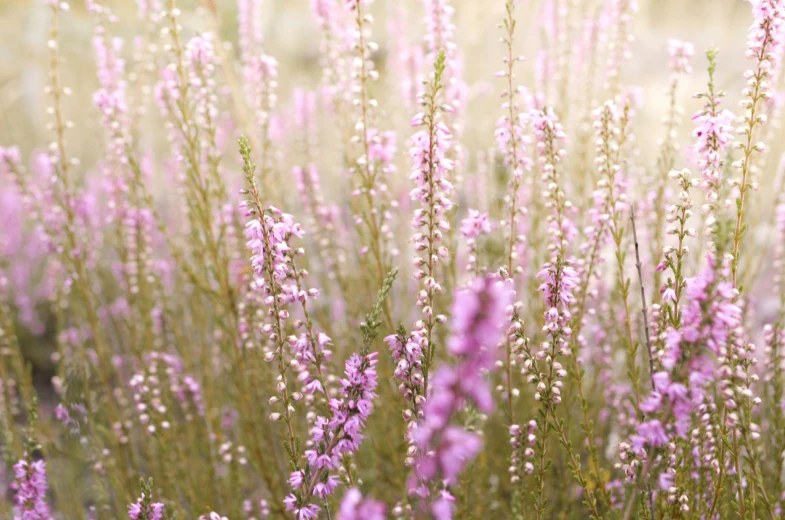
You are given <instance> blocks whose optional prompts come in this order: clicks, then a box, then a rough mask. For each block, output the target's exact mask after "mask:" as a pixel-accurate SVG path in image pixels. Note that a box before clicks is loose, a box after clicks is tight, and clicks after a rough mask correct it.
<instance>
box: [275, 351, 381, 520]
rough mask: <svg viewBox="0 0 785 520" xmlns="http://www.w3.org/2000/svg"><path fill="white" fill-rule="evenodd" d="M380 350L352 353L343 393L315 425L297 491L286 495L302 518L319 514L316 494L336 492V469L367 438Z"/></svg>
mask: <svg viewBox="0 0 785 520" xmlns="http://www.w3.org/2000/svg"><path fill="white" fill-rule="evenodd" d="M376 357H377V355H376V353H375V352H374V353H371V354H367V355H363V356H359V355H357V354H354V355H352V357H351V358H349V359H348V360H347V361H346V370H345V377H344V378H342V379H341V395H342V397H341V398H340V399H339V398H333V399H330V403H329V407H330V411H331V412H332V416H331V417H330V418H327V417H322V416H320V417H318V418H317V419H316V421H315V423H314V426H313V428H311V440H310V442H309V446H310V447H309V448H308V449H307V450H305V452H304V457H305V458H306V459H307V460H308V464H307V465H306V466H305V469H300V470H297V471H294V472H293V473H292V474H291V475H290V476H289V484H290V485H291V487H292V489H293V490H294V492H293V493H292V494H290V495H288V496H287V497H286V499H285V500H284V503H285V504H286V509H287V511H294V513H295V514H296V515H297V517H298V518H300V519H305V518H316V517H317V516H318V513H319V511H320V507H319V506H317V505H316V504H312V503H310V502H311V499H312V498H313V496H314V495H315V496H318V497H320V498H325V497H327V496H329V495H332V494H333V492H334V491H335V488H336V487H337V486H338V483H339V480H338V476H337V475H335V474H334V473H333V472H335V471H336V470H337V469H338V468H339V467H341V463H342V461H343V460H344V459H345V458H347V457H350V456H351V455H352V454H353V453H354V452H355V451H356V450H357V448H358V447H359V446H360V443H361V442H362V440H363V434H362V433H361V432H362V429H363V426H364V425H365V422H366V421H367V420H368V417H369V416H370V414H371V411H372V410H373V399H374V397H375V396H376V393H375V392H376V387H377V385H378V376H377V374H376V368H375V367H376V365H377V363H378V360H377V359H376Z"/></svg>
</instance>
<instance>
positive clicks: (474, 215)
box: [460, 208, 493, 276]
mask: <svg viewBox="0 0 785 520" xmlns="http://www.w3.org/2000/svg"><path fill="white" fill-rule="evenodd" d="M492 228H493V226H492V223H491V220H490V219H489V218H488V214H487V213H480V212H479V211H478V210H476V209H471V208H470V209H469V214H468V216H467V217H466V218H464V219H463V220H462V221H461V226H460V231H461V235H463V236H464V237H465V238H466V245H467V246H468V247H469V258H468V259H467V261H466V271H468V272H472V271H473V272H474V274H475V276H477V275H478V274H479V273H478V272H477V269H478V265H477V255H478V254H479V251H478V248H477V246H478V244H477V240H478V239H479V238H480V236H482V235H487V234H489V233H490V232H491V229H492Z"/></svg>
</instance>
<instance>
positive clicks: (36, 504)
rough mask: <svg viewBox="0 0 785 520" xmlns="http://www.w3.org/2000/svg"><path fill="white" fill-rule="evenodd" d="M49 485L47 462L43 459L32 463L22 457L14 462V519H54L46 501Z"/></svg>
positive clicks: (12, 486)
mask: <svg viewBox="0 0 785 520" xmlns="http://www.w3.org/2000/svg"><path fill="white" fill-rule="evenodd" d="M47 487H48V484H47V478H46V463H45V462H44V461H43V460H38V461H35V462H32V463H31V462H29V461H28V460H27V459H21V460H20V461H19V462H17V463H16V464H14V481H13V482H12V483H11V488H12V489H14V490H16V497H15V501H16V508H15V509H14V520H52V518H53V517H52V513H51V512H50V510H49V504H47V502H46V490H47Z"/></svg>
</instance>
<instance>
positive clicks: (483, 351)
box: [413, 277, 510, 518]
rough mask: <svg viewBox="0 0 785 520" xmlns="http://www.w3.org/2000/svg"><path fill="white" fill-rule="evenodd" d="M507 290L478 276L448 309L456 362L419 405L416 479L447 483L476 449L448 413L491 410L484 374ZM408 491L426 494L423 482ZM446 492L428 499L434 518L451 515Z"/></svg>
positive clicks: (440, 372) (498, 331) (491, 360)
mask: <svg viewBox="0 0 785 520" xmlns="http://www.w3.org/2000/svg"><path fill="white" fill-rule="evenodd" d="M509 296H510V295H509V289H508V288H507V286H506V284H504V283H503V282H502V281H500V280H498V279H495V278H491V277H485V278H478V279H476V280H475V282H474V283H473V284H472V285H471V287H469V288H468V289H466V290H463V291H459V292H458V293H457V294H456V295H455V301H454V303H453V309H452V311H453V312H452V320H453V321H452V336H451V337H450V339H449V341H448V343H447V350H448V352H449V353H450V355H452V356H455V357H456V358H457V359H458V360H459V361H458V364H456V365H454V366H442V367H440V368H439V370H437V372H436V374H435V375H434V376H433V393H432V395H431V396H430V397H429V399H428V400H427V401H426V403H425V406H424V419H423V421H422V423H421V424H420V425H418V427H417V429H416V430H415V431H414V437H415V439H416V440H417V444H418V446H419V447H420V452H421V453H422V455H421V457H420V459H419V460H418V462H417V465H416V469H415V472H416V475H417V477H418V479H420V482H439V481H441V482H444V483H445V485H446V486H450V485H452V484H454V483H455V482H456V478H457V477H458V475H459V474H460V473H461V472H462V471H463V469H464V468H465V467H466V464H468V462H469V461H471V460H472V459H473V458H474V457H475V456H476V455H477V453H478V452H479V450H480V448H481V446H482V440H481V439H480V437H479V436H478V435H477V434H475V433H471V432H468V431H465V430H464V429H462V428H460V427H457V426H453V425H451V424H450V422H451V420H452V418H453V416H454V415H455V414H456V413H457V412H458V410H460V409H461V408H463V407H464V406H466V405H467V404H468V403H471V404H472V405H473V406H476V407H477V408H478V409H479V410H481V411H482V412H485V413H490V412H491V410H492V409H493V398H492V396H491V391H490V387H489V385H488V382H487V381H486V380H485V378H484V374H485V372H487V371H490V370H492V369H493V368H494V366H495V363H494V362H495V358H496V353H495V347H496V344H497V342H498V341H499V339H500V337H501V332H502V327H503V325H504V317H505V309H506V307H507V305H508V304H509ZM413 492H415V493H417V494H418V495H420V496H428V494H429V492H428V490H427V488H424V486H423V484H420V485H419V486H416V487H415V488H414V489H413ZM453 500H454V499H453V498H452V496H451V495H450V494H449V492H448V491H447V490H444V491H442V492H441V493H439V495H438V498H433V499H432V503H431V506H430V507H431V512H432V514H433V515H434V516H435V517H436V518H451V517H452V516H451V513H450V511H451V510H452V506H451V505H450V502H452V501H453Z"/></svg>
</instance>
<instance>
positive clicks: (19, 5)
mask: <svg viewBox="0 0 785 520" xmlns="http://www.w3.org/2000/svg"><path fill="white" fill-rule="evenodd" d="M210 1H211V2H214V4H212V5H210V4H209V3H208V1H207V0H198V1H193V0H192V1H188V0H185V1H181V2H178V4H179V5H180V6H181V9H182V10H183V12H184V13H185V14H186V18H184V25H186V27H187V28H194V29H195V30H199V29H200V28H201V30H209V29H210V26H209V23H208V21H207V20H209V19H210V18H211V17H210V16H208V15H207V13H206V12H205V10H206V9H210V8H211V7H214V8H215V9H217V11H218V13H219V20H220V32H221V35H222V38H223V39H224V40H228V41H230V42H234V43H236V41H237V40H236V38H237V24H236V17H237V8H236V5H235V4H236V2H233V1H231V0H210ZM571 1H572V2H573V4H575V5H577V6H578V7H579V8H580V9H585V11H586V12H587V13H588V12H592V11H591V10H592V9H593V8H594V4H595V3H596V2H594V1H592V0H571ZM451 3H452V4H453V5H454V6H455V8H456V14H455V17H454V20H455V23H456V25H457V34H456V40H457V43H458V46H459V49H460V52H461V53H462V54H463V56H464V59H465V71H464V77H465V79H466V80H467V82H468V84H469V85H470V87H471V97H470V104H469V114H470V116H471V114H473V113H474V114H486V113H487V111H488V110H489V109H491V107H493V108H495V107H496V106H497V105H498V101H497V96H496V95H494V90H498V89H500V88H501V85H500V83H499V82H498V81H494V76H493V72H494V71H495V70H497V69H498V68H499V67H500V64H501V51H502V48H501V45H499V43H498V38H499V31H498V28H497V25H498V24H499V22H500V21H501V20H502V18H503V13H504V2H503V1H502V0H498V1H496V0H454V1H453V2H451ZM544 3H545V2H544V1H543V0H540V1H537V0H526V1H521V2H519V7H518V20H519V38H520V39H521V41H522V44H521V48H520V50H521V52H522V53H523V54H524V55H526V56H527V58H530V59H529V60H528V63H527V64H526V65H525V66H524V67H523V68H524V69H525V71H526V73H525V74H528V75H529V76H530V78H529V79H531V76H532V74H533V70H532V69H533V60H532V59H531V58H532V57H533V56H534V54H535V52H536V48H537V47H538V46H539V43H540V41H541V38H542V35H541V31H542V21H541V16H540V15H539V14H538V13H540V12H541V11H542V8H543V4H544ZM43 4H44V3H43V1H40V0H0V34H1V35H2V43H0V114H2V118H0V144H2V145H8V144H11V143H14V144H18V145H19V146H20V148H21V150H22V152H23V156H25V155H26V153H25V152H30V151H31V150H33V149H36V148H38V147H42V146H45V145H46V143H47V141H48V139H49V138H48V136H47V132H46V129H45V124H46V121H45V107H46V99H45V96H44V92H43V90H44V85H45V82H46V79H47V74H46V67H47V50H46V40H47V32H48V27H49V25H48V24H49V10H48V9H47V8H46V7H45V6H44V5H43ZM72 4H73V5H72V9H71V13H70V14H68V15H66V16H64V17H63V21H62V23H61V25H62V27H61V30H62V35H61V49H62V54H63V56H64V59H65V60H66V64H65V67H64V73H63V80H64V83H65V84H66V85H68V86H70V87H71V88H72V89H73V91H74V94H75V95H74V96H72V97H71V98H70V99H69V100H67V102H68V105H66V112H67V115H68V116H69V117H70V118H72V119H74V120H76V121H78V126H79V136H80V140H79V141H78V142H74V143H72V144H71V146H72V149H73V152H75V153H76V154H77V155H79V156H81V157H82V160H83V162H84V163H86V164H90V163H91V162H92V161H91V160H90V159H95V158H97V154H98V152H99V151H100V148H98V147H96V146H94V145H95V143H96V142H97V141H98V132H99V131H100V129H99V125H98V112H97V110H96V109H95V108H94V107H93V106H92V104H91V102H90V99H91V96H92V93H93V92H94V91H95V90H96V88H97V86H96V85H97V81H96V78H95V68H94V54H93V50H92V46H91V44H90V40H91V38H92V28H93V20H92V18H91V17H90V15H89V14H88V13H87V12H86V10H85V7H84V3H83V2H82V1H81V0H74V1H72ZM135 4H136V3H135V2H134V1H133V0H115V1H113V2H108V5H110V6H111V7H112V9H113V10H114V12H115V13H116V14H117V15H118V16H119V18H120V21H121V23H120V24H118V26H117V27H116V28H114V29H113V32H115V33H117V34H118V35H120V36H125V37H127V38H131V37H133V36H134V35H136V34H138V30H137V27H136V25H135V24H136V20H137V18H136V5H135ZM373 9H374V15H375V18H376V20H375V23H374V26H373V34H374V39H375V40H376V41H377V42H378V43H379V45H380V47H381V53H380V54H381V55H382V56H384V55H385V54H386V53H388V52H389V51H390V50H391V39H390V34H389V33H390V25H391V24H393V23H396V22H397V23H398V24H400V22H401V21H403V25H402V27H403V28H404V30H405V31H406V33H407V34H406V36H407V38H408V39H409V41H410V42H413V43H416V42H418V41H421V39H422V34H423V23H422V21H421V17H422V6H421V5H420V2H419V1H418V0H378V1H377V2H375V4H374V6H373ZM750 21H751V15H750V8H749V4H748V3H747V2H745V1H742V0H698V1H684V0H639V12H638V13H637V15H636V16H635V19H634V22H633V25H634V35H635V41H634V42H633V47H632V55H633V59H632V60H630V61H628V62H627V63H626V64H625V66H624V71H623V74H622V79H623V81H624V82H626V83H632V84H636V85H638V86H640V87H642V88H643V89H644V96H645V98H644V101H645V102H644V107H645V110H644V111H642V112H641V113H640V117H641V120H640V121H639V123H640V124H641V126H645V125H646V124H647V123H649V122H650V123H652V124H656V123H658V122H659V120H660V117H661V115H660V109H662V108H664V106H665V103H666V96H665V95H664V94H662V89H663V88H665V87H667V84H668V74H669V73H668V66H667V64H668V53H667V48H666V46H667V40H668V39H669V38H677V39H680V40H685V41H690V42H692V43H694V44H695V54H696V56H695V59H694V60H693V65H694V68H695V71H696V72H695V74H693V75H691V76H690V77H689V78H687V79H686V81H685V86H684V87H683V88H682V89H681V93H682V95H683V98H684V100H683V103H682V106H684V107H685V109H686V110H687V114H688V115H689V114H691V111H692V110H693V109H697V108H698V107H699V106H700V105H699V103H698V102H695V101H692V102H691V101H689V96H690V95H691V94H692V93H693V92H697V91H698V90H699V89H701V88H702V87H703V85H704V84H705V77H706V75H705V59H704V57H703V53H704V52H705V50H706V49H707V48H708V47H709V46H710V45H715V46H717V47H718V48H719V49H720V51H721V53H720V56H719V63H720V65H719V70H718V79H719V84H720V87H721V88H726V89H728V91H729V99H730V100H731V101H733V100H735V98H734V96H738V94H737V92H738V91H740V90H741V88H740V85H741V84H740V81H739V80H740V77H741V75H740V73H741V72H742V70H743V68H744V67H745V64H744V45H745V39H746V30H747V27H748V25H749V23H750ZM264 38H265V43H266V47H267V52H268V53H270V54H272V55H273V56H275V57H276V58H277V59H278V62H279V66H280V68H279V71H280V78H279V79H280V86H281V88H280V90H279V98H280V100H281V103H282V104H283V105H285V104H286V103H287V101H288V99H289V98H290V95H291V91H292V88H291V87H293V86H295V85H296V86H301V87H303V88H315V87H316V86H317V84H318V81H319V78H320V68H319V63H318V57H319V38H320V36H319V31H318V29H317V26H316V22H315V21H314V18H313V15H312V12H311V7H310V5H309V1H308V0H266V2H265V19H264ZM388 79H389V78H388ZM520 79H521V83H522V84H524V85H526V84H527V78H526V75H523V77H521V78H520ZM734 82H735V83H734ZM529 86H532V83H529ZM736 87H739V88H736ZM387 101H390V102H389V103H388V102H387ZM380 103H381V106H382V108H383V109H384V108H388V109H389V108H392V107H394V106H395V103H394V100H390V99H388V100H384V98H383V97H380ZM728 106H731V105H728ZM476 119H477V120H478V121H480V122H481V125H479V126H477V125H472V124H469V125H467V134H466V135H467V138H468V139H467V140H466V142H467V143H471V146H476V147H477V148H482V147H487V146H490V145H491V144H492V143H493V132H492V129H491V128H490V126H491V125H492V124H493V123H494V122H495V118H488V117H481V118H476ZM685 119H687V118H685ZM469 120H470V121H471V117H469ZM657 130H659V128H657ZM642 137H643V136H642ZM651 151H653V152H655V153H656V149H655V148H653V147H649V149H647V150H643V153H646V152H651Z"/></svg>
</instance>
